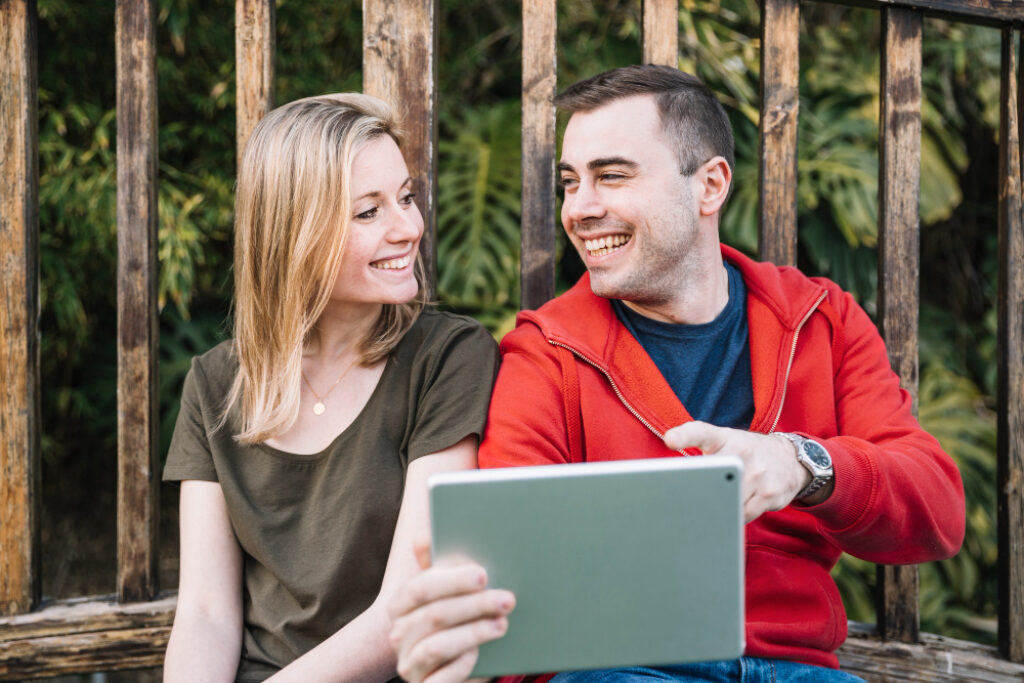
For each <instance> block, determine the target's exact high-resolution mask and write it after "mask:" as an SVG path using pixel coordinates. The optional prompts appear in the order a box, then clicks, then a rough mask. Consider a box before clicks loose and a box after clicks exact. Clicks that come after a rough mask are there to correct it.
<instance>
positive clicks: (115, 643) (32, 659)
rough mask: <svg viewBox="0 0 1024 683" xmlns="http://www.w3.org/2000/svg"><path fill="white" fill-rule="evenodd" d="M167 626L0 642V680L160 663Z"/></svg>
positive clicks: (167, 636) (165, 648) (147, 665)
mask: <svg viewBox="0 0 1024 683" xmlns="http://www.w3.org/2000/svg"><path fill="white" fill-rule="evenodd" d="M170 634H171V627H170V626H158V627H155V628H133V629H118V630H116V631H93V632H89V633H76V634H70V635H60V636H53V637H51V638H34V639H31V640H15V641H11V642H9V643H4V644H3V645H0V681H20V680H24V679H26V678H36V677H43V676H46V677H50V676H62V675H68V674H76V673H86V672H90V671H121V670H125V669H143V668H147V667H156V666H160V665H161V664H163V661H164V652H165V651H166V650H167V639H168V638H169V637H170Z"/></svg>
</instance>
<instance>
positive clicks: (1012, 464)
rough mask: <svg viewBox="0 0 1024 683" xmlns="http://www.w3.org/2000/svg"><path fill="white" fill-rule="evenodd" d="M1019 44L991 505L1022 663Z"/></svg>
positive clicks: (1002, 189)
mask: <svg viewBox="0 0 1024 683" xmlns="http://www.w3.org/2000/svg"><path fill="white" fill-rule="evenodd" d="M1016 71H1017V65H1016V47H1015V46H1014V35H1013V31H1012V30H1011V29H1008V28H1007V29H1004V30H1003V43H1002V74H1001V79H1002V80H1001V83H1002V85H1001V90H1000V107H999V111H1000V115H999V295H998V302H997V307H998V326H999V331H998V339H997V350H996V355H997V358H998V377H999V380H998V390H997V403H998V405H999V412H998V419H997V425H998V426H997V446H996V453H997V455H996V458H997V465H996V496H997V498H996V506H997V517H998V533H997V536H998V539H999V646H1000V649H1001V650H1002V651H1003V654H1005V655H1006V656H1007V657H1009V658H1010V659H1012V660H1014V661H1017V662H1024V538H1022V537H1021V528H1024V527H1022V525H1024V486H1022V477H1024V360H1022V357H1021V349H1024V218H1022V216H1021V211H1022V208H1024V207H1022V201H1021V196H1022V195H1021V154H1022V150H1021V144H1022V142H1024V136H1022V135H1021V131H1020V126H1021V123H1022V122H1021V120H1020V106H1021V93H1020V92H1019V91H1018V87H1019V84H1018V81H1017V73H1016Z"/></svg>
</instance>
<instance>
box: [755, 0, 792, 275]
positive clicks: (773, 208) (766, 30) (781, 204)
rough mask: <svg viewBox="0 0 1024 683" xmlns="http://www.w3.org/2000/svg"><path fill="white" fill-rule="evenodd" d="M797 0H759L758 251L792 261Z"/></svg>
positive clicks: (770, 257)
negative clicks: (759, 166)
mask: <svg viewBox="0 0 1024 683" xmlns="http://www.w3.org/2000/svg"><path fill="white" fill-rule="evenodd" d="M799 33H800V4H799V0H764V1H763V2H762V3H761V125H760V129H761V144H760V151H759V154H760V159H761V162H760V163H761V173H760V179H761V184H760V188H759V191H760V208H761V226H760V231H759V237H758V252H759V254H760V257H761V259H763V260H765V261H772V262H773V263H777V264H780V265H796V183H797V138H796V132H797V129H796V123H797V114H798V112H799V109H800V94H799V84H800V55H799V50H798V47H797V40H798V38H799Z"/></svg>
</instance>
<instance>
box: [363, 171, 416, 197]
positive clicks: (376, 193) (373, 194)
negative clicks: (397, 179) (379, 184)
mask: <svg viewBox="0 0 1024 683" xmlns="http://www.w3.org/2000/svg"><path fill="white" fill-rule="evenodd" d="M410 183H412V176H409V177H408V178H406V179H405V181H404V182H403V183H402V184H401V185H400V186H399V187H405V186H406V185H409V184H410ZM383 196H384V193H383V192H381V191H380V190H373V191H372V192H367V193H366V194H361V195H359V196H358V197H356V198H355V200H354V201H357V202H358V201H359V200H360V199H366V198H367V197H371V198H373V199H376V198H377V197H383Z"/></svg>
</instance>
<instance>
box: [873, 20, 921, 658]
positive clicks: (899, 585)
mask: <svg viewBox="0 0 1024 683" xmlns="http://www.w3.org/2000/svg"><path fill="white" fill-rule="evenodd" d="M922 24H923V18H922V15H921V13H920V12H918V11H916V10H907V9H902V8H891V9H890V8H887V9H884V10H883V11H882V85H881V111H880V113H879V136H878V137H879V164H878V188H879V190H878V199H879V207H878V208H879V210H878V247H879V248H878V274H879V278H878V309H879V321H880V323H881V331H882V336H883V337H884V338H885V344H886V348H887V349H888V352H889V362H890V364H891V365H892V368H893V371H895V372H896V374H898V375H899V376H900V385H901V386H902V387H903V388H904V389H905V390H906V391H907V392H909V393H910V395H911V396H912V397H913V403H914V411H915V412H916V411H917V373H918V359H917V342H918V310H919V304H920V302H919V299H920V295H919V284H918V279H919V276H920V260H921V258H920V251H921V250H920V227H919V220H918V199H919V196H920V186H921V183H920V180H921V29H922ZM876 597H877V602H878V630H879V632H880V633H881V634H882V635H883V637H885V638H887V639H893V640H901V641H903V642H908V643H913V642H916V641H917V639H918V633H919V623H920V617H919V610H918V588H917V567H916V566H907V567H893V566H879V567H878V590H877V595H876Z"/></svg>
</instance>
